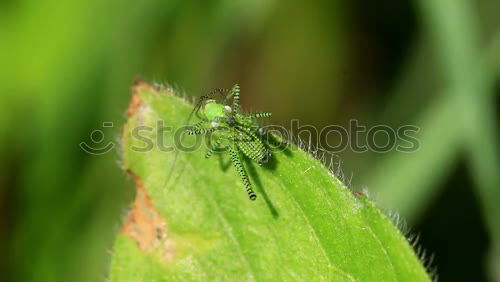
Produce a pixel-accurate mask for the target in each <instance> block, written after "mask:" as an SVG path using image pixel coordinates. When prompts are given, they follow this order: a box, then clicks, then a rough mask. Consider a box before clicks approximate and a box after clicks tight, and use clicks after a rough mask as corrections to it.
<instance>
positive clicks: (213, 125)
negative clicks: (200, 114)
mask: <svg viewBox="0 0 500 282" xmlns="http://www.w3.org/2000/svg"><path fill="white" fill-rule="evenodd" d="M210 125H211V126H212V127H217V126H219V123H218V122H216V121H212V123H210Z"/></svg>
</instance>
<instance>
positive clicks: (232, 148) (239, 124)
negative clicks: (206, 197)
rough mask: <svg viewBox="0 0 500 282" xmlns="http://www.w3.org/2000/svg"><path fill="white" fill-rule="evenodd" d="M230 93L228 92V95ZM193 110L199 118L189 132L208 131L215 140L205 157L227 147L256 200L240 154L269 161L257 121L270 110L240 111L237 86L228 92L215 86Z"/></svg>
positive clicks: (254, 159)
mask: <svg viewBox="0 0 500 282" xmlns="http://www.w3.org/2000/svg"><path fill="white" fill-rule="evenodd" d="M226 92H227V95H226V94H225V93H226ZM214 93H219V94H221V96H222V98H223V101H222V103H219V102H217V100H216V99H214V97H213V96H214ZM193 113H195V114H196V116H197V117H198V118H199V119H200V121H199V122H197V123H196V124H193V125H191V126H190V127H189V128H188V129H187V133H188V134H189V135H198V134H209V135H210V136H209V137H210V140H214V142H213V144H212V146H209V148H208V149H207V152H206V154H205V158H207V159H208V158H210V156H211V155H212V154H213V153H214V152H216V151H219V150H222V149H227V150H228V151H229V154H230V158H231V163H232V164H233V166H234V167H235V168H236V171H237V172H238V174H239V176H240V177H241V180H242V181H243V185H244V186H245V190H246V192H247V194H248V197H249V199H250V200H255V199H256V198H257V195H255V193H254V191H253V189H252V185H251V183H250V181H249V179H248V175H247V173H246V170H245V167H244V166H243V164H242V161H241V155H242V154H243V155H245V156H247V157H248V158H249V159H250V160H252V161H255V162H257V163H258V164H259V165H262V164H264V163H266V162H267V161H268V160H269V158H270V157H271V151H270V149H269V147H268V146H267V144H266V143H265V142H264V139H263V136H264V132H263V130H262V128H261V127H259V125H258V123H257V119H258V118H267V117H270V116H271V113H255V114H243V113H241V111H240V87H239V85H238V84H236V85H234V86H233V88H231V89H230V90H229V91H225V90H222V89H215V91H214V92H212V93H211V94H209V95H207V96H202V97H200V99H199V101H198V103H197V105H196V107H195V108H194V110H193Z"/></svg>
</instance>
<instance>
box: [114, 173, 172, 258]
mask: <svg viewBox="0 0 500 282" xmlns="http://www.w3.org/2000/svg"><path fill="white" fill-rule="evenodd" d="M128 173H129V174H130V175H131V176H132V177H133V179H134V181H135V186H136V195H135V200H134V203H133V204H132V206H131V209H130V211H129V213H128V215H127V218H126V220H125V223H124V224H123V227H122V232H123V233H124V234H125V236H127V237H128V238H130V239H132V240H134V241H135V242H136V243H137V244H138V246H139V248H140V249H141V250H142V251H143V252H145V253H152V252H157V251H159V252H160V253H161V257H162V259H163V260H164V261H165V262H169V261H171V260H172V259H173V258H174V255H175V252H174V249H173V242H172V240H170V239H169V238H168V230H167V227H166V222H165V219H163V217H162V216H161V215H160V214H159V213H158V211H157V210H156V209H155V207H154V206H153V202H152V201H151V199H150V197H149V195H148V192H147V190H146V188H145V187H144V185H143V183H142V180H141V178H140V177H139V176H137V175H136V174H134V173H133V172H132V171H130V170H129V171H128Z"/></svg>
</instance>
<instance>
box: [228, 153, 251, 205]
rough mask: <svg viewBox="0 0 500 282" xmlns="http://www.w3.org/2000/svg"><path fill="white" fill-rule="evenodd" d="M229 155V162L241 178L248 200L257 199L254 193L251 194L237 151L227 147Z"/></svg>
mask: <svg viewBox="0 0 500 282" xmlns="http://www.w3.org/2000/svg"><path fill="white" fill-rule="evenodd" d="M229 154H230V155H231V162H232V163H233V165H234V167H235V168H236V170H237V171H238V174H239V175H240V177H241V180H242V181H243V185H244V186H245V190H246V191H247V194H248V198H249V199H250V200H252V201H253V200H255V199H257V195H255V193H254V192H253V189H252V185H251V184H250V181H249V180H248V176H247V173H246V171H245V168H244V167H243V164H242V163H241V158H240V156H239V154H238V151H236V150H235V149H234V148H233V147H229Z"/></svg>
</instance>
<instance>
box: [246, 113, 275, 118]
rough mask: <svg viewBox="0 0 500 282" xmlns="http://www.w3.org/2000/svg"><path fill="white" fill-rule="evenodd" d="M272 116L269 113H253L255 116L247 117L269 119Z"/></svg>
mask: <svg viewBox="0 0 500 282" xmlns="http://www.w3.org/2000/svg"><path fill="white" fill-rule="evenodd" d="M271 115H272V114H271V113H255V114H251V115H249V116H250V117H251V118H268V117H270V116H271Z"/></svg>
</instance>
